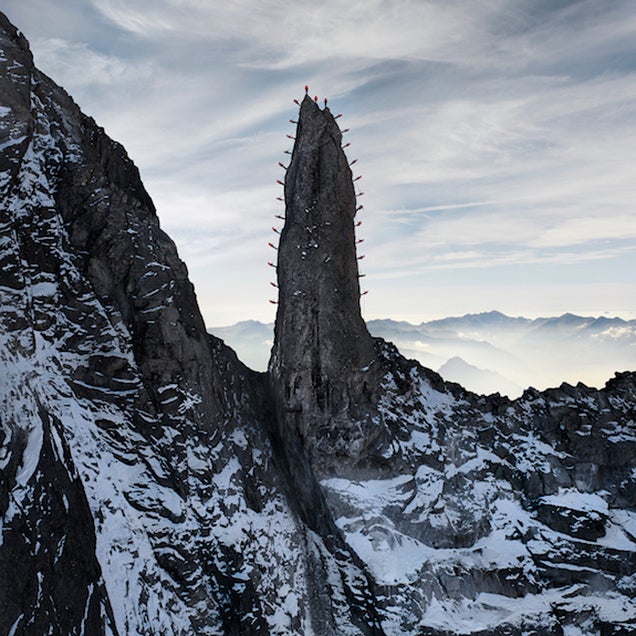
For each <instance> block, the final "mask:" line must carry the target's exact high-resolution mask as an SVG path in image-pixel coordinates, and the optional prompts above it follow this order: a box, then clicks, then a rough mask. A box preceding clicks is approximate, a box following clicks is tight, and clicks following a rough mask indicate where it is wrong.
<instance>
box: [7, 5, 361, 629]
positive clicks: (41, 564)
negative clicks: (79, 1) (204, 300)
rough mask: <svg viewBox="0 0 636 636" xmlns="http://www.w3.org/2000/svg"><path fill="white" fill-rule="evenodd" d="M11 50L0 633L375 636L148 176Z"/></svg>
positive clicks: (24, 53) (343, 559) (344, 564)
mask: <svg viewBox="0 0 636 636" xmlns="http://www.w3.org/2000/svg"><path fill="white" fill-rule="evenodd" d="M0 38H1V40H0V42H1V44H2V52H1V54H0V64H1V65H2V69H1V70H2V73H1V75H0V82H2V84H1V86H0V88H1V92H0V95H1V98H2V102H1V104H0V117H1V119H0V143H1V144H2V159H1V163H0V168H1V172H0V186H1V188H2V192H1V204H0V399H1V404H2V411H1V414H0V418H1V422H0V424H1V426H0V529H1V532H2V539H1V540H0V607H1V608H2V611H1V612H0V633H1V634H33V635H36V634H37V635H39V634H42V633H48V630H49V629H51V630H52V633H60V634H62V633H63V634H102V633H103V634H122V635H123V634H182V635H186V634H187V635H191V634H232V633H236V634H239V633H240V634H250V633H255V634H262V633H325V634H328V633H365V632H366V631H368V628H367V627H365V626H364V625H363V626H362V627H359V626H358V623H360V621H361V619H360V618H359V617H358V614H361V615H362V616H366V614H365V612H367V613H368V611H369V610H364V611H358V610H357V609H356V608H357V607H358V606H364V605H365V603H366V606H368V607H371V608H372V603H371V601H370V600H369V599H370V598H371V595H370V593H369V592H368V591H365V590H367V588H368V580H367V578H366V575H365V573H364V571H363V570H362V568H361V567H360V566H359V565H358V564H357V563H356V561H355V558H354V557H353V556H352V554H351V553H350V552H351V551H350V550H349V551H348V548H347V547H346V545H345V544H344V543H343V542H342V541H340V543H341V544H342V546H343V548H342V549H341V550H340V551H339V552H338V553H337V554H335V553H334V552H333V546H334V545H335V544H334V542H333V541H329V540H328V538H325V537H323V536H321V535H319V534H317V533H315V532H313V531H311V530H309V529H308V528H307V527H306V525H305V524H304V523H303V522H302V521H300V520H299V517H298V513H297V506H296V505H295V502H294V501H293V499H290V497H289V492H288V485H287V481H288V477H287V473H285V471H284V470H282V469H280V467H279V466H278V463H277V462H278V460H276V453H275V449H273V447H272V444H271V442H270V436H269V434H268V431H269V429H272V430H274V428H275V427H273V426H272V425H271V421H272V417H273V410H272V408H271V407H270V397H269V393H268V385H267V382H266V381H265V379H264V377H263V376H262V375H258V374H255V373H252V372H250V371H249V370H247V369H246V368H245V367H243V365H241V363H240V362H239V361H238V360H237V359H236V356H235V355H234V354H233V353H232V352H231V351H230V350H228V349H227V348H226V347H225V346H224V345H223V344H222V343H221V342H220V341H218V340H217V339H214V338H211V337H208V335H207V334H206V332H205V328H204V324H203V321H202V318H201V315H200V313H199V310H198V307H197V303H196V298H195V295H194V291H193V289H192V285H191V284H190V283H189V281H188V279H187V272H186V268H185V266H184V265H183V263H182V262H181V261H180V260H179V258H178V256H177V253H176V250H175V247H174V244H173V243H172V241H171V240H170V239H169V238H168V237H167V236H166V235H165V234H164V233H163V232H162V231H161V229H160V228H159V223H158V220H157V217H156V214H155V210H154V207H153V204H152V201H151V200H150V198H149V196H148V194H147V193H146V191H145V190H144V188H143V186H142V184H141V182H140V180H139V175H138V172H137V170H136V168H135V167H134V165H133V164H132V163H131V161H130V160H129V159H128V157H127V156H126V153H125V151H124V150H123V148H122V147H121V146H119V145H118V144H116V143H115V142H113V141H112V140H110V139H109V138H108V137H107V136H106V135H105V133H104V131H103V130H102V129H100V128H99V127H98V126H97V125H96V124H95V122H94V121H92V120H91V119H90V118H87V117H85V116H84V115H83V114H82V113H81V112H80V111H79V109H78V108H77V106H76V105H75V104H74V103H73V102H72V100H71V99H70V98H69V97H68V95H67V94H66V93H65V92H64V91H63V90H62V89H60V88H59V87H57V86H56V85H55V84H54V83H53V82H51V80H49V79H48V78H47V77H45V76H44V75H42V74H41V73H39V72H38V71H37V69H35V68H34V67H33V62H32V59H31V55H30V52H29V48H28V44H27V42H26V40H25V39H24V38H23V37H22V36H21V35H19V34H18V32H17V31H16V30H15V28H14V27H13V26H11V25H10V24H9V23H8V21H7V20H6V18H5V17H4V16H1V15H0ZM281 461H282V460H281ZM365 595H366V597H365ZM365 598H366V600H365ZM360 599H362V600H360ZM335 625H338V626H339V627H338V629H336V627H335Z"/></svg>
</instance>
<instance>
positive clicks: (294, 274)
mask: <svg viewBox="0 0 636 636" xmlns="http://www.w3.org/2000/svg"><path fill="white" fill-rule="evenodd" d="M355 216H356V195H355V190H354V186H353V182H352V174H351V170H350V168H349V165H348V161H347V158H346V156H345V153H344V151H343V149H342V134H341V132H340V129H339V128H338V124H337V123H336V120H335V119H334V117H333V115H332V114H331V112H330V111H329V109H328V108H326V107H325V108H324V110H321V109H320V108H319V107H318V105H317V104H316V103H315V102H314V101H313V100H312V99H311V98H310V97H309V96H308V95H307V96H305V99H304V100H303V102H302V104H301V106H300V113H299V121H298V126H297V131H296V141H295V144H294V150H293V152H292V156H291V161H290V164H289V167H288V168H287V171H286V175H285V224H284V227H283V230H282V232H281V237H280V243H279V246H278V263H277V274H278V287H279V297H278V311H277V313H276V323H275V338H274V347H273V349H272V356H271V361H270V364H269V373H270V379H271V385H272V390H273V394H274V397H275V400H276V405H277V411H278V422H279V425H280V427H281V428H280V430H281V435H282V436H284V437H286V438H298V443H299V445H300V446H301V447H302V449H303V452H304V453H305V454H307V455H308V456H309V458H310V461H311V463H312V467H313V469H317V470H318V471H319V472H336V473H337V472H340V471H342V470H348V469H349V466H350V465H352V467H355V466H356V464H358V463H363V464H364V463H365V462H366V461H367V460H368V457H369V455H373V454H375V453H377V450H378V448H379V447H381V446H382V445H383V440H382V439H378V438H379V437H381V432H382V431H381V429H380V428H379V427H377V426H375V425H374V423H373V422H372V421H371V413H370V412H369V407H370V400H371V396H370V393H369V384H376V383H377V378H376V377H375V376H373V377H372V378H371V377H370V376H372V372H370V371H369V366H370V365H371V363H372V362H373V360H374V359H375V358H376V350H375V346H374V342H373V339H372V338H371V336H370V334H369V331H368V330H367V327H366V325H365V323H364V321H363V319H362V315H361V313H360V300H359V299H360V285H359V277H358V260H357V257H356V241H355V229H354V218H355Z"/></svg>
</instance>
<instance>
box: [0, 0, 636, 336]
mask: <svg viewBox="0 0 636 636" xmlns="http://www.w3.org/2000/svg"><path fill="white" fill-rule="evenodd" d="M0 10H2V11H3V12H4V13H5V14H6V15H7V16H8V17H9V19H10V20H11V21H12V22H13V23H14V24H15V25H16V26H17V27H18V28H20V29H21V30H22V31H23V33H24V34H25V35H26V37H27V38H28V39H29V41H30V43H31V49H32V51H33V55H34V58H35V62H36V65H37V66H38V67H39V68H40V69H41V70H42V71H44V72H45V73H47V74H48V75H49V76H51V77H52V78H53V79H54V80H55V81H56V82H57V83H58V84H60V85H62V86H63V87H64V88H65V89H66V90H67V91H68V92H69V93H70V94H71V95H72V96H73V98H74V99H75V101H76V102H77V103H78V104H79V105H80V107H81V108H82V110H83V111H84V112H85V113H87V114H88V115H90V116H92V117H93V118H94V119H95V120H96V121H97V122H98V123H99V124H100V125H101V126H103V127H104V128H105V129H106V132H107V133H108V134H109V135H110V136H111V137H112V138H113V139H115V140H117V141H119V142H121V143H122V144H123V145H124V146H125V148H126V149H127V151H128V153H129V155H130V157H131V158H132V159H133V161H134V162H135V164H136V165H137V166H138V167H139V169H140V172H141V175H142V179H143V181H144V184H145V186H146V189H147V190H148V192H149V194H150V195H151V197H152V198H153V201H154V203H155V205H156V207H157V212H158V215H159V218H160V222H161V226H162V228H163V229H164V230H165V231H166V232H167V233H168V234H169V235H170V236H171V237H172V239H173V240H174V241H175V242H176V244H177V247H178V250H179V255H180V257H181V258H182V260H184V261H185V263H186V265H187V267H188V271H189V273H190V278H191V280H192V282H193V283H194V285H195V289H196V291H197V297H198V300H199V304H200V307H201V310H202V313H203V315H204V319H205V321H206V323H207V324H208V326H220V325H229V324H232V323H235V322H238V321H241V320H247V319H255V320H261V321H263V322H269V321H272V320H273V318H274V314H275V305H272V304H271V303H269V302H268V300H269V299H275V291H276V290H275V289H274V288H273V287H271V286H270V285H269V282H270V281H271V280H273V278H272V276H273V272H274V270H272V269H271V268H270V267H268V266H267V264H266V263H267V261H268V260H273V259H274V258H275V253H274V252H273V251H272V250H271V249H270V248H269V247H268V246H267V244H268V242H269V241H272V240H273V239H274V238H275V235H274V234H273V233H272V230H271V227H272V225H273V224H274V222H275V221H276V219H274V215H275V214H280V213H281V211H282V207H281V204H280V202H278V201H277V200H276V197H277V196H281V195H282V192H281V188H280V186H279V185H277V183H276V179H281V178H282V169H281V168H280V167H279V166H278V162H279V161H283V162H285V159H286V157H287V156H286V155H285V154H283V151H284V150H286V149H290V147H291V145H290V144H291V142H290V141H289V140H288V139H287V138H286V135H287V134H291V135H293V131H294V125H293V124H292V123H290V122H289V120H290V119H295V116H296V114H297V107H296V106H295V104H294V103H293V99H294V98H298V99H300V98H302V96H303V95H304V89H303V87H304V85H305V84H308V85H309V86H310V92H311V94H312V95H317V96H318V97H319V99H320V100H321V101H322V99H323V98H324V97H327V98H328V99H329V107H330V109H331V110H332V112H334V114H337V113H342V118H341V119H339V120H338V121H339V122H340V124H341V127H342V128H350V132H348V133H347V134H346V141H347V142H349V143H350V144H351V145H350V146H349V147H348V148H347V153H348V156H349V158H350V159H351V160H353V159H357V160H358V162H357V163H356V164H355V168H356V171H355V174H356V175H362V179H361V180H360V181H359V183H358V185H359V188H358V189H359V190H362V191H364V196H363V197H362V198H361V203H362V204H363V205H364V209H363V210H361V211H360V213H359V214H360V217H359V218H360V219H361V220H362V221H363V224H362V226H361V227H360V228H359V229H358V237H359V238H363V239H364V243H361V244H360V245H359V251H360V252H361V253H363V254H364V255H365V259H364V260H363V261H360V263H361V270H362V271H363V272H364V274H365V275H366V276H365V278H363V279H362V281H363V283H364V288H365V289H367V290H368V292H369V293H368V294H367V295H365V296H364V297H363V298H362V309H363V315H364V316H365V318H367V319H375V318H392V319H395V320H407V321H409V322H413V323H419V322H421V321H424V320H430V319H434V318H440V317H443V316H449V315H462V314H466V313H478V312H482V311H489V310H499V311H502V312H504V313H506V314H508V315H511V316H518V315H524V316H527V317H531V318H533V317H539V316H552V315H561V314H563V313H566V312H572V313H578V314H582V315H593V316H600V315H618V316H621V317H623V318H636V275H635V274H634V272H636V161H635V160H634V153H635V149H636V3H635V2H633V0H605V1H602V0H577V1H567V0H347V1H344V0H322V1H321V2H320V3H317V2H315V0H294V1H292V0H259V1H258V2H254V1H253V0H226V1H224V2H217V1H214V0H56V2H50V0H29V1H28V2H25V1H24V0H0ZM361 248H363V249H361Z"/></svg>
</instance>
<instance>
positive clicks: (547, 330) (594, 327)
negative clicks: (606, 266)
mask: <svg viewBox="0 0 636 636" xmlns="http://www.w3.org/2000/svg"><path fill="white" fill-rule="evenodd" d="M493 315H494V316H495V318H496V322H495V323H491V322H489V321H488V318H489V317H491V316H493ZM568 316H569V317H568ZM475 317H478V319H479V320H478V324H479V325H480V327H479V328H478V329H475V321H474V318H475ZM564 325H566V328H563V326H564ZM367 326H368V328H369V330H370V332H371V333H372V335H374V336H379V337H383V338H385V339H387V340H390V341H392V342H394V343H396V344H397V345H398V349H399V350H400V352H401V353H402V354H403V355H405V356H406V357H408V358H413V359H416V360H419V361H420V362H421V363H422V364H424V365H425V366H429V367H432V368H436V369H438V368H441V367H442V365H443V364H445V363H446V362H447V361H448V360H449V359H450V358H452V357H454V356H457V357H461V358H462V359H464V360H465V361H466V362H467V363H468V364H471V365H472V366H475V367H477V368H481V369H492V370H494V371H495V372H497V373H499V374H500V375H501V376H503V377H504V378H506V380H507V381H508V382H512V383H513V384H514V385H516V386H517V387H529V386H535V387H538V388H540V389H546V388H549V387H550V386H558V385H559V384H561V382H562V381H568V382H574V383H575V384H576V382H578V381H582V382H584V383H585V384H588V385H591V386H604V385H605V383H606V381H607V380H608V379H609V378H611V377H613V375H614V373H615V372H616V371H621V370H628V369H630V368H634V364H635V361H634V355H633V354H631V348H630V344H631V346H634V347H636V320H625V319H623V318H620V317H614V318H606V317H605V316H599V317H583V316H575V315H574V314H565V320H563V316H560V317H559V316H554V317H547V318H534V319H530V318H525V317H522V316H518V317H510V316H506V315H505V314H502V313H501V312H486V313H482V314H466V315H465V316H452V317H449V318H447V319H437V320H434V321H428V322H422V323H419V324H412V323H408V322H406V321H394V320H391V319H381V320H369V321H368V322H367ZM556 329H559V333H558V335H557V334H555V333H554V332H555V330H556ZM471 330H472V331H471ZM208 331H209V332H211V333H214V334H216V335H218V336H219V337H221V338H224V339H225V340H226V341H227V342H228V343H229V344H230V345H231V346H232V347H234V348H235V349H236V350H238V351H239V352H241V356H242V357H243V358H244V359H245V360H246V362H248V364H249V366H251V367H252V368H257V369H259V370H265V368H266V364H267V360H268V359H269V349H270V347H271V339H272V335H273V334H272V324H270V325H269V326H268V325H267V324H265V323H261V322H258V321H253V322H250V321H244V322H241V323H237V325H234V326H228V327H212V328H208ZM559 349H560V350H562V352H563V353H562V355H561V358H562V362H561V363H560V364H559V366H558V368H555V365H554V364H553V362H552V359H553V358H554V357H555V351H558V350H559ZM510 369H512V373H509V370H510ZM577 375H578V377H577ZM511 376H512V377H511ZM453 379H454V380H457V379H458V378H453ZM461 381H463V382H464V383H465V384H466V386H467V388H470V389H473V390H478V389H477V386H476V385H473V384H471V380H470V378H469V377H463V378H462V379H461ZM480 386H481V385H480ZM509 386H511V385H509V384H508V383H502V382H500V383H496V382H491V383H490V384H489V385H487V388H488V392H496V391H499V392H500V393H503V394H510V395H511V397H517V396H519V395H521V392H522V390H521V388H517V389H514V387H511V388H510V389H508V387H509ZM473 387H474V388H473ZM478 392H481V391H479V390H478Z"/></svg>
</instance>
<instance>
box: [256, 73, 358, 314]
mask: <svg viewBox="0 0 636 636" xmlns="http://www.w3.org/2000/svg"><path fill="white" fill-rule="evenodd" d="M308 94H309V86H308V85H305V95H308ZM323 101H324V108H325V109H326V108H327V103H328V100H327V98H326V97H325V98H324V100H323ZM293 102H294V104H296V105H297V106H298V107H299V108H300V101H299V100H298V99H294V100H293ZM314 102H316V103H318V96H317V95H316V96H314ZM340 117H342V113H339V114H338V115H335V116H334V119H340ZM289 122H290V123H291V124H294V125H295V126H298V120H296V119H290V120H289ZM349 131H350V128H344V129H342V130H341V131H340V132H341V133H342V134H345V133H348V132H349ZM286 137H287V139H291V140H293V141H295V140H296V137H294V136H293V135H289V134H287V135H286ZM350 145H351V143H350V142H347V143H346V144H344V145H343V146H342V149H343V150H344V149H345V148H348V147H349V146H350ZM283 153H284V154H286V155H290V156H291V155H292V151H291V150H288V149H287V150H284V151H283ZM357 162H358V160H357V159H354V160H353V161H351V162H350V163H349V166H353V165H354V164H356V163H357ZM278 165H279V167H281V168H282V169H283V170H285V171H287V168H288V166H286V165H285V164H284V163H283V162H282V161H279V162H278ZM360 179H362V175H358V176H356V177H354V178H353V182H354V183H355V182H357V181H360ZM276 183H277V184H278V185H280V186H282V187H283V188H284V187H285V181H284V180H281V179H276ZM363 195H364V192H356V199H359V198H360V197H361V196H363ZM276 200H277V201H279V202H282V203H285V198H284V197H281V196H278V197H276ZM363 208H364V206H363V205H362V204H360V205H358V206H357V207H356V213H357V212H359V211H360V210H362V209H363ZM274 218H276V219H279V220H281V221H283V224H284V223H285V216H283V215H281V214H275V215H274ZM361 225H362V221H357V222H356V223H355V227H356V228H358V227H360V226H361ZM272 231H273V232H274V233H276V234H277V235H279V236H280V233H281V231H280V230H279V229H278V228H277V227H275V226H272ZM363 242H364V238H361V239H357V240H356V244H360V243H363ZM267 245H268V246H269V247H270V248H272V249H273V250H276V251H278V248H277V247H276V245H274V243H272V242H269V243H268V244H267ZM364 257H365V255H364V254H362V255H361V256H357V259H358V260H363V259H364ZM267 264H268V265H269V266H270V267H272V268H273V269H275V270H276V269H277V265H276V264H275V263H273V262H271V261H268V262H267ZM365 276H366V274H358V277H359V278H364V277H365ZM270 285H271V286H272V287H275V288H276V289H278V285H277V284H276V283H274V282H273V281H270ZM368 293H369V290H368V289H367V290H365V291H363V292H361V293H360V296H366V295H367V294H368ZM269 302H270V303H271V304H272V305H276V304H278V301H276V300H272V299H270V301H269Z"/></svg>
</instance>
